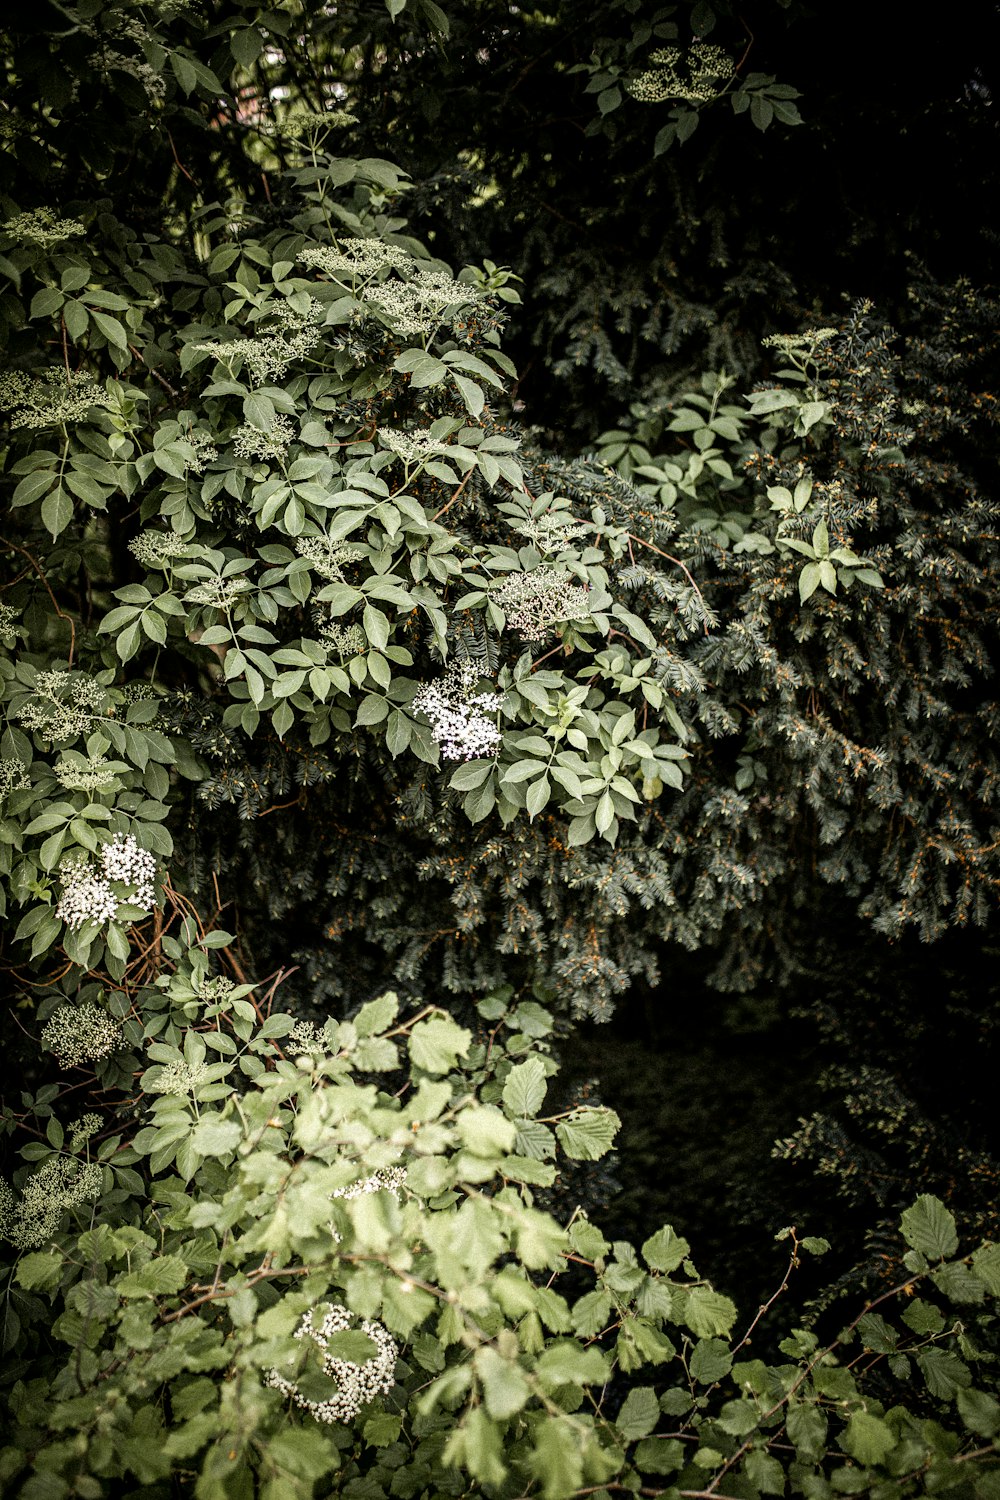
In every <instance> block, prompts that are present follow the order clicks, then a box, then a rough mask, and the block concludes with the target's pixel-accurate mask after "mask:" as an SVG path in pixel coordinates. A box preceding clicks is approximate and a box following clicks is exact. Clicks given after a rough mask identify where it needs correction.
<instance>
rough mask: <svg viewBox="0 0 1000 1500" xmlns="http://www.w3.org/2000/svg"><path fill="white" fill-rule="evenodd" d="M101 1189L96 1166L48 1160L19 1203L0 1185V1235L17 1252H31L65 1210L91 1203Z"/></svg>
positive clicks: (63, 1159)
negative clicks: (15, 1247)
mask: <svg viewBox="0 0 1000 1500" xmlns="http://www.w3.org/2000/svg"><path fill="white" fill-rule="evenodd" d="M103 1185H104V1169H103V1168H102V1167H100V1166H98V1165H97V1163H96V1162H88V1163H82V1162H78V1161H74V1160H73V1158H72V1157H68V1156H51V1157H49V1159H48V1161H45V1162H43V1163H42V1165H41V1166H40V1167H39V1169H38V1171H37V1172H35V1173H33V1174H32V1176H31V1177H29V1178H28V1180H27V1182H26V1183H25V1184H24V1187H23V1188H22V1190H21V1197H20V1200H17V1199H16V1198H15V1196H14V1194H13V1192H12V1191H11V1189H10V1187H9V1186H8V1184H7V1183H2V1184H0V1188H2V1191H0V1235H3V1237H4V1239H7V1240H10V1242H11V1244H13V1245H16V1246H17V1248H18V1249H19V1250H34V1249H35V1248H36V1247H37V1246H38V1245H44V1244H45V1242H46V1240H50V1239H51V1238H52V1236H53V1235H54V1234H55V1232H56V1230H57V1229H58V1228H59V1220H60V1219H61V1218H62V1215H63V1213H64V1212H65V1210H66V1209H68V1208H78V1207H79V1205H80V1204H81V1203H89V1202H93V1200H94V1199H95V1198H99V1197H100V1196H101V1189H102V1187H103Z"/></svg>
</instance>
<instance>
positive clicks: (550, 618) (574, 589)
mask: <svg viewBox="0 0 1000 1500" xmlns="http://www.w3.org/2000/svg"><path fill="white" fill-rule="evenodd" d="M492 598H493V600H494V602H495V603H496V604H499V606H500V608H501V609H502V610H503V612H504V614H505V615H506V617H507V625H508V627H509V629H511V630H516V631H517V632H518V633H519V634H520V635H523V636H524V639H525V640H526V641H540V640H544V638H545V636H546V635H548V633H549V631H550V630H552V629H553V627H554V626H555V625H557V624H559V623H562V622H563V621H566V620H586V619H589V618H590V605H589V603H588V600H587V590H586V589H585V588H583V587H582V586H581V585H580V584H578V583H575V582H574V581H573V578H572V577H571V575H570V574H569V573H557V572H553V571H552V570H550V569H549V568H536V569H535V570H534V571H533V572H531V573H511V574H510V576H509V577H507V578H505V579H504V581H503V582H502V583H500V584H497V586H496V587H495V588H494V589H493V590H492Z"/></svg>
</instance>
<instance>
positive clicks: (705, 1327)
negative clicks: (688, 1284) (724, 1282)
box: [684, 1286, 736, 1339]
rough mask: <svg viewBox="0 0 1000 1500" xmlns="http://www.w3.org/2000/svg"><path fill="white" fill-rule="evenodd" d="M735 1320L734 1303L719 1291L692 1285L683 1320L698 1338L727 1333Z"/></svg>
mask: <svg viewBox="0 0 1000 1500" xmlns="http://www.w3.org/2000/svg"><path fill="white" fill-rule="evenodd" d="M735 1320H736V1304H735V1303H734V1302H731V1301H730V1300H729V1298H728V1297H724V1296H723V1295H722V1293H721V1292H713V1291H712V1290H711V1288H709V1287H705V1286H695V1287H692V1288H691V1290H690V1291H689V1293H688V1296H687V1305H686V1307H685V1310H684V1321H685V1322H686V1323H687V1326H688V1327H689V1328H690V1329H691V1332H692V1333H695V1334H697V1336H698V1337H699V1338H703V1339H705V1338H711V1337H712V1336H713V1335H715V1334H728V1332H729V1330H730V1329H731V1328H732V1326H733V1323H734V1322H735Z"/></svg>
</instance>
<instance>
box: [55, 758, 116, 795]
mask: <svg viewBox="0 0 1000 1500" xmlns="http://www.w3.org/2000/svg"><path fill="white" fill-rule="evenodd" d="M52 769H53V771H54V773H55V777H56V780H57V781H58V782H59V784H60V785H61V786H64V787H65V788H66V790H67V791H68V792H96V791H100V790H102V788H105V787H110V786H114V785H115V781H116V776H115V769H114V766H113V765H111V764H109V762H108V759H107V757H106V756H104V755H86V756H78V757H77V759H76V760H75V761H71V760H60V761H57V762H56V764H55V765H54V766H53V767H52Z"/></svg>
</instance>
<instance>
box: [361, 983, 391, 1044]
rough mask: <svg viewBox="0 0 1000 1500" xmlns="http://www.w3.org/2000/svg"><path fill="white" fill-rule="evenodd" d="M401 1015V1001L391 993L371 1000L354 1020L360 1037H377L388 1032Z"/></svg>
mask: <svg viewBox="0 0 1000 1500" xmlns="http://www.w3.org/2000/svg"><path fill="white" fill-rule="evenodd" d="M398 1014H399V999H398V997H397V996H396V995H394V994H393V993H392V992H391V991H390V992H389V993H388V994H385V995H380V996H379V998H378V999H377V1000H369V1001H368V1003H367V1005H363V1006H362V1007H361V1009H360V1010H359V1011H358V1013H357V1015H356V1016H355V1018H354V1029H355V1031H356V1032H357V1034H358V1036H375V1035H377V1034H378V1033H379V1032H382V1031H387V1030H388V1029H389V1027H390V1026H391V1025H392V1023H393V1021H394V1020H395V1019H396V1017H397V1015H398Z"/></svg>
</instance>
